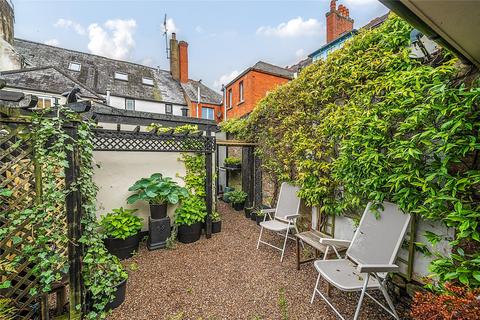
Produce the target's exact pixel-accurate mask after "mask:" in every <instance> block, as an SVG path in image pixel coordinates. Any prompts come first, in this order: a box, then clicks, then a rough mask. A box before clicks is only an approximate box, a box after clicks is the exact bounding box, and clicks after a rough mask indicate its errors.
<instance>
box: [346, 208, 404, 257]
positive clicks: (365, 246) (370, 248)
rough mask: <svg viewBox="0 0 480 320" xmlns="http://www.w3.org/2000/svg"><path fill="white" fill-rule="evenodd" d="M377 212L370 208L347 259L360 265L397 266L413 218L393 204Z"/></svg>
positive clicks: (366, 212) (367, 209)
mask: <svg viewBox="0 0 480 320" xmlns="http://www.w3.org/2000/svg"><path fill="white" fill-rule="evenodd" d="M382 205H383V210H382V208H379V209H378V211H377V212H375V210H374V209H373V208H372V203H369V204H368V205H367V208H366V209H365V212H364V213H363V216H362V218H361V220H360V225H359V226H358V228H357V230H356V231H355V234H354V236H353V239H352V242H351V244H350V246H349V248H348V250H347V256H348V257H349V258H350V259H352V260H353V261H355V262H356V263H358V264H360V263H362V264H393V263H394V262H395V258H396V257H397V253H398V250H399V249H400V245H401V244H402V241H403V237H404V236H405V232H406V230H407V227H408V224H409V222H410V215H409V214H405V213H403V212H402V210H400V208H399V207H398V206H397V205H395V204H393V203H390V202H384V203H383V204H382Z"/></svg>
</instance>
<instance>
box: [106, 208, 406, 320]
mask: <svg viewBox="0 0 480 320" xmlns="http://www.w3.org/2000/svg"><path fill="white" fill-rule="evenodd" d="M219 211H220V213H221V214H222V221H223V222H222V232H221V233H219V234H214V235H213V236H212V238H211V239H205V238H204V237H203V236H202V238H201V240H200V241H197V242H196V243H193V244H187V245H186V244H180V243H179V244H178V245H177V247H176V249H174V250H156V251H148V250H147V249H146V248H145V245H144V244H143V245H142V246H141V249H140V252H139V254H138V255H136V256H135V257H133V258H131V259H129V260H128V261H126V262H125V264H126V265H127V267H128V268H129V270H130V271H129V273H130V277H129V280H128V284H127V296H126V300H125V302H124V303H123V304H122V305H121V306H120V307H119V308H117V309H115V310H114V311H113V312H112V314H111V315H110V316H109V318H108V319H110V320H123V319H125V320H127V319H128V320H131V319H136V320H141V319H159V320H162V319H165V320H184V319H185V320H186V319H196V320H199V319H203V320H207V319H211V320H213V319H217V320H218V319H239V320H240V319H242V320H243V319H248V320H260V319H262V320H267V319H268V320H270V319H275V320H276V319H281V320H287V319H289V320H294V319H295V320H297V319H298V320H309V319H336V317H335V316H334V313H333V311H332V310H331V309H329V307H328V306H327V305H326V304H325V303H324V302H323V301H321V300H320V298H318V296H317V298H316V300H315V302H314V303H313V305H312V304H310V297H311V294H312V291H313V287H314V285H315V280H316V276H317V273H316V272H315V270H314V268H313V265H312V264H305V265H302V266H301V270H300V271H297V269H296V262H295V261H296V260H295V245H294V242H293V241H289V246H288V248H287V251H286V253H285V255H286V256H285V259H284V261H283V263H280V252H279V251H277V250H275V249H272V248H270V247H267V246H265V245H263V246H261V247H260V249H259V250H256V242H257V239H258V234H259V231H260V228H259V227H258V226H257V225H256V224H255V223H254V222H253V221H251V220H247V219H246V218H245V217H244V215H243V211H242V212H235V211H233V210H232V209H230V207H229V206H228V205H226V204H224V203H223V202H221V203H219ZM264 234H265V233H264ZM267 238H269V239H270V240H276V242H277V244H280V242H281V239H280V237H278V236H276V235H274V234H271V235H270V234H268V233H267V236H266V238H265V239H267ZM324 287H325V286H324ZM357 299H358V295H357V294H349V293H345V292H340V291H338V290H335V289H332V300H333V302H334V304H335V305H338V306H340V308H341V309H340V310H343V311H344V312H345V314H346V315H347V318H353V314H354V312H355V306H356V304H357ZM403 313H405V312H403ZM361 319H393V318H391V317H390V316H389V315H388V314H387V313H386V312H384V311H383V310H382V309H381V308H380V307H379V306H378V305H376V304H375V303H374V302H373V301H371V300H370V299H368V298H366V300H365V301H364V304H363V307H362V317H361Z"/></svg>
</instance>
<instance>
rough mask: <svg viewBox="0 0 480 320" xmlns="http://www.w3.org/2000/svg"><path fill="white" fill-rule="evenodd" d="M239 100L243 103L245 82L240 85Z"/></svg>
mask: <svg viewBox="0 0 480 320" xmlns="http://www.w3.org/2000/svg"><path fill="white" fill-rule="evenodd" d="M238 99H239V100H240V102H243V81H240V82H239V84H238Z"/></svg>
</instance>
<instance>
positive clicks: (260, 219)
mask: <svg viewBox="0 0 480 320" xmlns="http://www.w3.org/2000/svg"><path fill="white" fill-rule="evenodd" d="M268 220H270V218H269V217H268V215H267V219H265V221H268ZM256 221H257V225H260V222H262V221H263V216H257V217H256Z"/></svg>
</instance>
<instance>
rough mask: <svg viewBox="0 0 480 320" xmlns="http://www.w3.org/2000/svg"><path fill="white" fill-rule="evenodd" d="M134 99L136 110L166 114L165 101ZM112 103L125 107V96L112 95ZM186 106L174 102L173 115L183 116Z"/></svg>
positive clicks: (113, 105) (117, 106)
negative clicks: (183, 109)
mask: <svg viewBox="0 0 480 320" xmlns="http://www.w3.org/2000/svg"><path fill="white" fill-rule="evenodd" d="M104 97H105V96H104ZM134 100H135V111H144V112H152V113H162V114H165V103H163V102H153V101H146V100H138V99H134ZM110 105H111V106H112V107H115V108H118V109H125V98H123V97H117V96H110ZM186 107H187V106H181V105H178V104H172V112H173V115H175V116H181V115H182V108H186Z"/></svg>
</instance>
